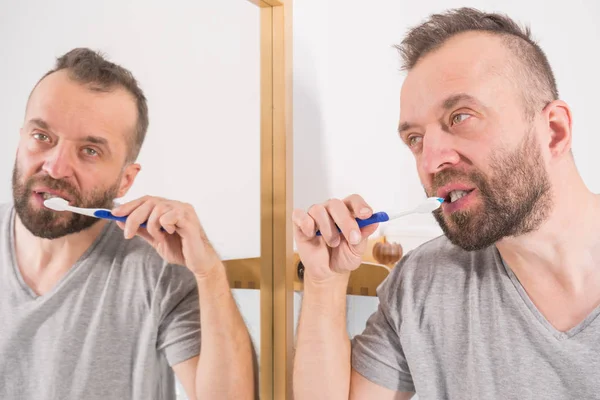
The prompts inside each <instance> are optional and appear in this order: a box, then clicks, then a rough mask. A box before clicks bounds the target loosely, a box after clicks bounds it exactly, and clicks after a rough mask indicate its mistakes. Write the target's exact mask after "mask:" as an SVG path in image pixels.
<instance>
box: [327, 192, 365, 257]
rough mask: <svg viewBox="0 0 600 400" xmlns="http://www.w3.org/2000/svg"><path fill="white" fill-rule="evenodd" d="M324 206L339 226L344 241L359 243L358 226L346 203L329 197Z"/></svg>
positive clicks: (352, 243)
mask: <svg viewBox="0 0 600 400" xmlns="http://www.w3.org/2000/svg"><path fill="white" fill-rule="evenodd" d="M325 208H326V209H327V212H328V213H329V215H330V216H331V217H332V218H333V221H334V222H335V224H336V225H337V226H339V227H340V230H341V231H342V235H344V237H345V238H346V241H347V242H348V243H350V244H351V245H353V246H356V245H357V244H359V243H360V242H361V240H362V234H361V232H360V228H359V227H358V223H357V222H356V220H355V219H354V217H353V216H352V213H351V211H350V210H349V209H348V207H347V206H346V204H345V203H344V202H343V201H342V200H339V199H331V200H329V201H328V202H327V205H326V206H325Z"/></svg>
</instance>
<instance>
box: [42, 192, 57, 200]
mask: <svg viewBox="0 0 600 400" xmlns="http://www.w3.org/2000/svg"><path fill="white" fill-rule="evenodd" d="M42 197H43V198H44V200H48V199H51V198H53V197H58V196H55V195H53V194H50V193H46V192H44V193H42Z"/></svg>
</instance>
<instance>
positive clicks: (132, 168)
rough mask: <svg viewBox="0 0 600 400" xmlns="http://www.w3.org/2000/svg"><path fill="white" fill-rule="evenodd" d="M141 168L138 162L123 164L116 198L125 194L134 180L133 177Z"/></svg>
mask: <svg viewBox="0 0 600 400" xmlns="http://www.w3.org/2000/svg"><path fill="white" fill-rule="evenodd" d="M141 169H142V166H141V165H140V164H135V163H134V164H128V165H127V166H125V170H124V171H123V176H122V177H121V184H120V185H119V192H118V194H117V198H120V197H123V196H125V195H126V194H127V192H128V191H129V189H130V188H131V186H132V185H133V182H134V181H135V177H136V176H137V174H138V172H140V170H141Z"/></svg>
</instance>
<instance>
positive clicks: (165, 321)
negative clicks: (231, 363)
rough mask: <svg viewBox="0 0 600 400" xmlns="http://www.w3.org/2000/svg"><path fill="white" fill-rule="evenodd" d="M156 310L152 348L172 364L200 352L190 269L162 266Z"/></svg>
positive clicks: (195, 290)
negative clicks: (155, 327) (156, 317)
mask: <svg viewBox="0 0 600 400" xmlns="http://www.w3.org/2000/svg"><path fill="white" fill-rule="evenodd" d="M155 301H156V302H157V303H156V304H157V312H158V335H157V343H156V347H157V350H158V351H161V352H163V354H164V355H165V357H166V359H167V362H168V363H169V365H170V366H171V367H172V366H174V365H177V364H179V363H180V362H183V361H185V360H188V359H190V358H192V357H195V356H197V355H199V354H200V305H199V299H198V287H197V285H196V280H195V279H194V276H193V274H192V272H191V271H190V270H188V269H187V268H186V267H182V266H179V265H166V266H165V267H164V269H163V273H162V275H161V277H160V280H159V282H158V286H157V289H156V293H155Z"/></svg>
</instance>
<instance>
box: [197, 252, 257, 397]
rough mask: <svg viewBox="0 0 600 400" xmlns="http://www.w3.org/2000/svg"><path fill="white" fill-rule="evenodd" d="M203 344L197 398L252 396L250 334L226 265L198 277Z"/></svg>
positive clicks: (198, 371)
mask: <svg viewBox="0 0 600 400" xmlns="http://www.w3.org/2000/svg"><path fill="white" fill-rule="evenodd" d="M196 281H197V284H198V293H199V297H200V323H201V327H202V338H201V340H202V344H201V351H200V360H199V362H198V369H197V372H196V396H197V398H198V399H236V400H237V399H251V398H252V397H253V394H254V388H253V385H254V379H253V368H252V350H251V342H250V335H249V334H248V329H247V328H246V325H245V323H244V320H243V319H242V316H241V314H240V312H239V310H238V308H237V305H236V303H235V300H234V298H233V296H232V294H231V289H230V288H229V283H228V281H227V275H226V271H225V266H224V265H223V264H222V263H219V265H217V266H215V267H214V268H213V269H212V271H211V272H210V273H209V274H208V275H207V276H204V277H197V278H196Z"/></svg>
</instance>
